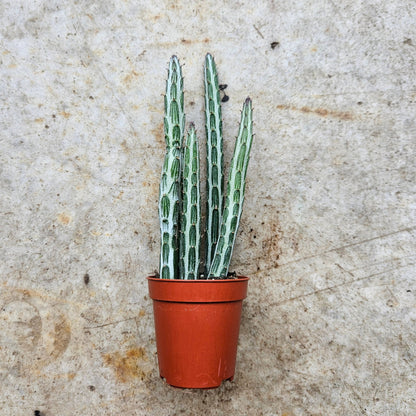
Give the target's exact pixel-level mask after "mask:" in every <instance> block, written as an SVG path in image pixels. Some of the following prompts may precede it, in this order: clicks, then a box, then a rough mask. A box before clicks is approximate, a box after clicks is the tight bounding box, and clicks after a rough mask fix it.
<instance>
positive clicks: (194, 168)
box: [179, 124, 201, 279]
mask: <svg viewBox="0 0 416 416" xmlns="http://www.w3.org/2000/svg"><path fill="white" fill-rule="evenodd" d="M182 155H183V157H182V161H183V170H182V215H181V230H180V246H179V268H180V278H181V279H197V278H198V268H199V250H200V238H201V231H200V230H201V228H200V227H201V225H200V224H201V194H200V187H199V149H198V138H197V135H196V133H195V127H194V125H193V124H191V126H190V130H189V132H188V136H187V139H186V142H185V145H184V147H183V152H182Z"/></svg>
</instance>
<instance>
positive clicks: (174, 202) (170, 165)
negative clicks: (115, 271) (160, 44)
mask: <svg viewBox="0 0 416 416" xmlns="http://www.w3.org/2000/svg"><path fill="white" fill-rule="evenodd" d="M183 102H184V101H183V78H182V71H181V67H180V65H179V61H178V58H177V57H176V56H172V58H171V60H170V63H169V71H168V79H167V81H166V95H165V118H164V132H165V141H166V153H165V160H164V163H163V168H162V177H161V181H160V188H159V219H160V233H161V247H160V276H161V277H162V278H163V279H174V278H175V277H176V276H178V273H179V270H178V254H179V245H178V221H179V208H180V206H179V204H180V180H181V143H182V140H183V135H184V129H185V114H184V106H183Z"/></svg>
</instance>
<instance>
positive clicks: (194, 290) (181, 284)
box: [147, 276, 249, 303]
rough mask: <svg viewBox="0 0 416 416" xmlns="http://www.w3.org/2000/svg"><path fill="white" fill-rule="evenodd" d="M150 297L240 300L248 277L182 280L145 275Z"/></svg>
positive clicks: (244, 295) (215, 301)
mask: <svg viewBox="0 0 416 416" xmlns="http://www.w3.org/2000/svg"><path fill="white" fill-rule="evenodd" d="M147 281H148V286H149V294H150V297H151V298H152V299H153V300H155V301H165V302H184V303H217V302H236V301H242V300H243V299H244V298H246V296H247V286H248V281H249V277H246V276H237V278H236V279H221V280H198V279H197V280H182V279H161V278H160V277H152V276H149V277H147Z"/></svg>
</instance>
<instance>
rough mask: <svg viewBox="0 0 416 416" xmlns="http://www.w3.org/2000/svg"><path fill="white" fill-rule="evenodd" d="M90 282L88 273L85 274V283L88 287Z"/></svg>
mask: <svg viewBox="0 0 416 416" xmlns="http://www.w3.org/2000/svg"><path fill="white" fill-rule="evenodd" d="M89 282H90V275H89V274H88V273H85V274H84V283H85V284H86V285H88V283H89Z"/></svg>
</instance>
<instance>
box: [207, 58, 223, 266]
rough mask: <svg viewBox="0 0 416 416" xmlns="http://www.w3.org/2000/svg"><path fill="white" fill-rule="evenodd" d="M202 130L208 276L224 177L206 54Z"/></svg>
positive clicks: (213, 81)
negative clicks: (205, 170)
mask: <svg viewBox="0 0 416 416" xmlns="http://www.w3.org/2000/svg"><path fill="white" fill-rule="evenodd" d="M204 84H205V130H206V136H207V211H206V253H205V256H206V257H205V267H206V270H205V272H206V273H207V272H208V270H209V268H210V265H211V262H212V259H213V256H214V252H215V246H216V244H217V240H218V237H219V232H220V224H221V212H222V209H223V192H224V173H223V138H222V120H221V100H220V90H219V86H218V76H217V68H216V66H215V62H214V58H213V57H212V56H211V55H210V54H207V55H206V57H205V66H204Z"/></svg>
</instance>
